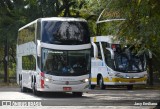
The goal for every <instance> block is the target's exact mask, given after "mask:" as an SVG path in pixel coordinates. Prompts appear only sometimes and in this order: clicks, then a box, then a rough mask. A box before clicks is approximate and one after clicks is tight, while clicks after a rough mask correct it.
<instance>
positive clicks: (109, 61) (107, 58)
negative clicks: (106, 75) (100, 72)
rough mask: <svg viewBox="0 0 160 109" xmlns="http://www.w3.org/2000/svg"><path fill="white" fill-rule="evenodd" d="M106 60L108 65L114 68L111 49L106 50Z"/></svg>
mask: <svg viewBox="0 0 160 109" xmlns="http://www.w3.org/2000/svg"><path fill="white" fill-rule="evenodd" d="M105 60H106V64H107V66H108V67H110V68H112V69H114V61H113V59H111V53H110V51H109V50H107V49H106V50H105Z"/></svg>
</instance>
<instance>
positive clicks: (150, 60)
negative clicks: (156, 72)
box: [148, 58, 153, 86]
mask: <svg viewBox="0 0 160 109" xmlns="http://www.w3.org/2000/svg"><path fill="white" fill-rule="evenodd" d="M148 68H149V78H148V84H149V85H151V86H152V85H153V67H152V58H149V59H148Z"/></svg>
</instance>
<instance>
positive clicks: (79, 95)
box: [73, 92, 83, 97]
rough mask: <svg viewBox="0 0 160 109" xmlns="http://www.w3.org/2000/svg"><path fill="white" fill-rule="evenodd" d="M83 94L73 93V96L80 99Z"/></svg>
mask: <svg viewBox="0 0 160 109" xmlns="http://www.w3.org/2000/svg"><path fill="white" fill-rule="evenodd" d="M82 95H83V92H73V96H76V97H82Z"/></svg>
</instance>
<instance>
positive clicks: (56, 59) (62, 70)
mask: <svg viewBox="0 0 160 109" xmlns="http://www.w3.org/2000/svg"><path fill="white" fill-rule="evenodd" d="M42 71H43V72H44V73H46V74H51V75H56V76H80V75H85V74H89V72H90V50H89V49H87V50H80V51H64V50H63V51H60V50H51V49H46V48H43V49H42Z"/></svg>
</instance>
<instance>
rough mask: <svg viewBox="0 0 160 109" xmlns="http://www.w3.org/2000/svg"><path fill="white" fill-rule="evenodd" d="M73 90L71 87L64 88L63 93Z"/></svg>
mask: <svg viewBox="0 0 160 109" xmlns="http://www.w3.org/2000/svg"><path fill="white" fill-rule="evenodd" d="M71 90H72V88H71V87H63V91H71Z"/></svg>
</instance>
